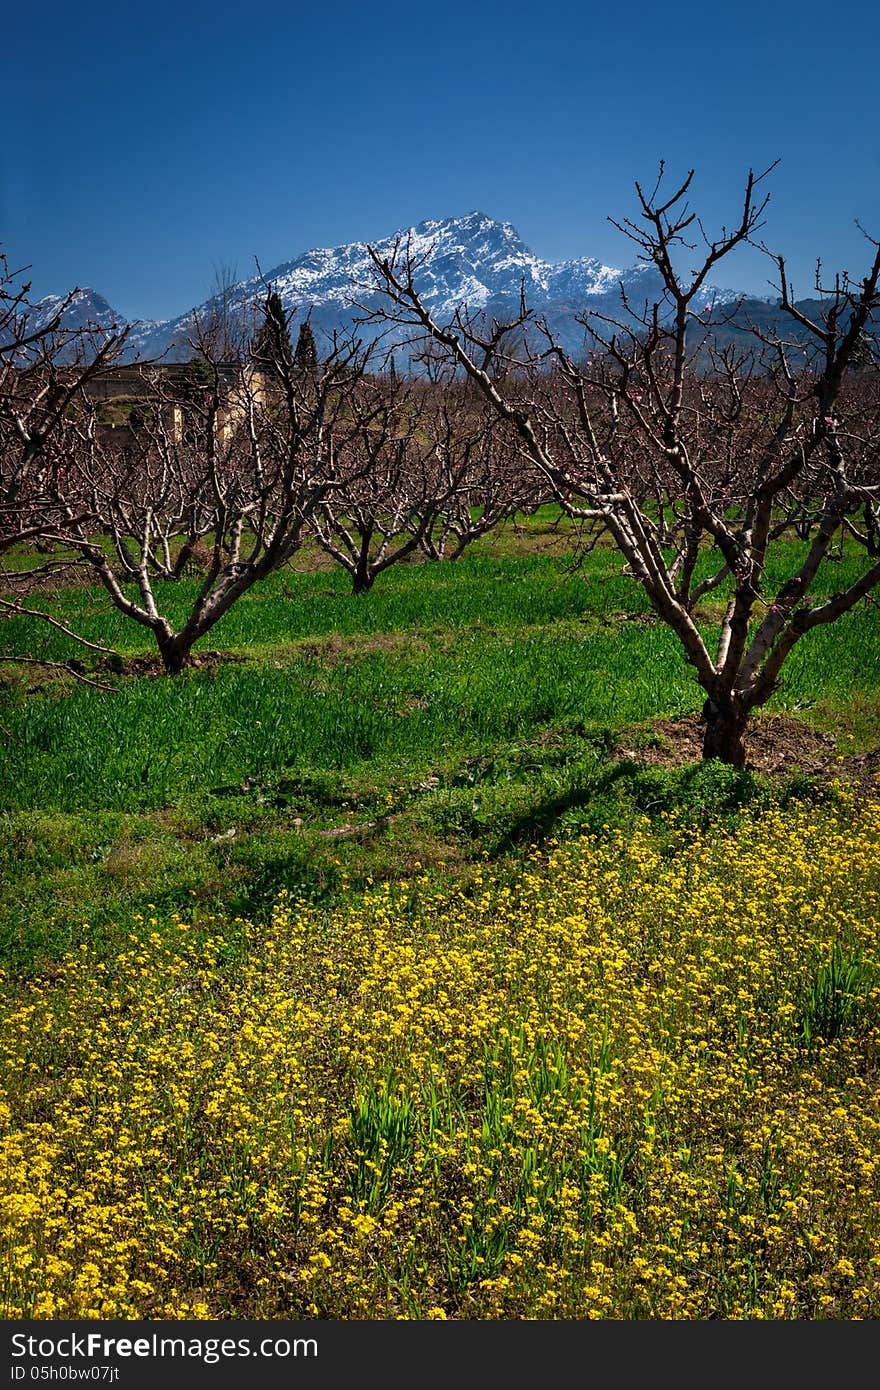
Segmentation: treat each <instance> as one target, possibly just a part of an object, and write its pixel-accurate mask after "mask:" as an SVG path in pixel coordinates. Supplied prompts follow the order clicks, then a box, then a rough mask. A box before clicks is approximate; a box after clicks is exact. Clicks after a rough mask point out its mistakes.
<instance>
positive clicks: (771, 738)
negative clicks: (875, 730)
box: [614, 714, 880, 777]
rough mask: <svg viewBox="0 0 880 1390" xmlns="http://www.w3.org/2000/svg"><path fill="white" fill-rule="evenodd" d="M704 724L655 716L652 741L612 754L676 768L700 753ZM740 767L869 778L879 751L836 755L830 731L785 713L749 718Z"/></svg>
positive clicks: (879, 763)
mask: <svg viewBox="0 0 880 1390" xmlns="http://www.w3.org/2000/svg"><path fill="white" fill-rule="evenodd" d="M704 728H705V726H704V725H703V723H702V721H701V720H700V717H699V715H686V716H685V717H684V718H682V719H657V720H654V721H653V723H652V725H651V729H652V731H653V735H654V737H655V739H656V742H653V741H652V742H651V743H650V745H648V746H645V745H644V744H641V746H638V747H633V746H632V745H628V744H626V743H622V744H620V745H618V747H616V748H615V750H614V752H615V755H616V756H617V757H618V758H630V759H631V760H632V761H633V762H635V763H640V764H643V765H644V766H650V767H679V766H681V765H683V764H687V763H696V762H699V761H700V760H701V758H702V756H703V733H704ZM746 766H747V767H749V768H752V769H753V770H754V771H755V772H776V773H790V772H814V773H825V774H827V775H828V776H837V775H844V776H853V775H855V776H861V777H871V776H874V775H875V774H876V773H878V772H880V749H878V750H875V751H874V752H871V753H858V754H850V755H849V756H846V757H843V758H841V757H840V756H839V755H838V753H837V751H836V743H835V740H834V738H833V736H832V735H831V734H823V733H820V732H819V731H818V730H817V729H811V728H810V727H809V725H807V724H802V723H801V722H800V720H798V719H792V718H790V717H789V716H788V715H785V714H777V715H770V716H767V717H765V718H763V719H757V720H755V722H754V724H753V725H752V727H751V729H750V730H749V733H748V736H747V738H746Z"/></svg>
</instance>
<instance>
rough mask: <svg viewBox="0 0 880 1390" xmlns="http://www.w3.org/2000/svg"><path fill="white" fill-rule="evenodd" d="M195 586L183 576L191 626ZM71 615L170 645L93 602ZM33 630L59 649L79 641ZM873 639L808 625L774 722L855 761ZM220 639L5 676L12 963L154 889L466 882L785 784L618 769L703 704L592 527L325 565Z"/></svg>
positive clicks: (261, 596)
mask: <svg viewBox="0 0 880 1390" xmlns="http://www.w3.org/2000/svg"><path fill="white" fill-rule="evenodd" d="M799 553H800V547H799V546H797V545H794V544H792V545H791V546H788V547H784V548H783V550H782V555H781V559H780V561H779V563H780V564H781V565H783V566H786V567H789V568H790V566H791V565H793V564H794V563H795V562H796V560H797V556H798V554H799ZM852 563H853V561H851V559H850V558H847V559H846V560H845V561H843V562H841V565H839V566H837V567H834V576H833V577H834V579H835V585H833V586H832V587H834V586H836V583H837V582H839V581H838V576H839V579H840V581H842V580H843V579H845V577H846V575H845V574H844V573H843V571H844V570H845V569H846V568H847V566H851V564H852ZM313 566H317V567H313ZM195 583H196V581H195V580H188V581H185V582H184V583H182V584H180V585H178V586H169V588H168V593H167V597H168V599H169V606H170V607H171V609H172V611H173V612H174V613H175V614H176V615H177V616H180V614H182V612H183V609H184V606H185V603H186V601H187V598H188V597H191V594H192V592H193V591H194V588H195ZM164 597H165V595H163V598H164ZM715 597H716V596H713V600H714V598H715ZM52 611H53V612H54V613H56V615H57V616H58V617H60V618H62V619H64V620H66V621H68V622H70V623H71V624H72V625H73V626H74V627H76V628H77V629H78V630H81V631H83V632H84V634H85V635H86V636H88V637H90V638H92V639H94V640H98V639H101V640H105V641H106V640H110V641H112V642H113V643H115V644H116V645H117V646H118V647H119V649H120V650H122V651H124V652H126V653H127V654H129V655H131V654H137V653H144V652H150V650H151V648H150V641H151V639H150V637H149V634H148V633H145V632H143V630H141V629H139V628H138V627H137V626H136V625H134V624H127V623H121V622H120V620H119V619H118V618H116V617H111V618H110V619H109V620H108V614H107V605H106V601H105V599H104V597H103V595H102V593H101V592H100V591H98V590H96V589H94V588H90V587H87V586H79V587H73V588H70V589H67V590H64V591H62V592H61V593H60V595H59V596H58V601H57V603H56V604H55V606H54V607H53V610H52ZM705 622H706V625H707V629H708V628H710V627H711V622H712V616H711V611H710V612H708V613H707V616H706V618H705ZM36 633H37V635H38V640H39V642H40V643H41V650H42V652H43V654H44V655H46V656H47V657H50V658H51V659H55V660H64V659H66V658H68V657H70V656H71V655H73V654H75V649H74V648H73V647H72V645H71V644H70V642H69V641H68V640H67V639H65V638H64V637H63V636H62V635H61V634H57V633H52V632H48V631H47V630H46V629H36ZM878 636H880V623H878V617H877V611H876V610H875V609H874V608H871V607H868V608H864V609H862V610H860V611H858V612H856V613H853V614H851V615H849V616H848V617H847V618H845V619H844V620H843V621H841V622H840V623H839V624H836V625H835V626H834V627H832V628H826V629H820V630H819V631H817V632H816V633H814V634H811V635H810V636H809V637H808V638H807V639H806V640H805V641H804V642H803V643H802V644H801V645H800V646H799V647H798V648H797V649H796V650H795V652H794V654H793V656H792V658H791V661H790V663H789V666H788V668H787V671H786V681H785V685H784V687H783V689H782V690H781V691H780V692H779V693H778V694H777V696H776V697H775V698H774V701H773V704H772V706H771V708H772V709H776V710H787V711H789V712H793V713H795V714H799V715H800V716H802V717H805V718H809V719H812V720H813V721H814V722H815V723H816V724H817V725H818V726H819V727H821V728H824V729H831V730H833V731H835V732H836V731H837V730H838V729H839V730H840V731H841V740H842V742H841V747H842V749H844V750H845V751H853V750H859V751H862V750H871V749H873V748H875V747H876V746H877V744H878V741H880V740H878V721H877V713H878V698H880V662H878V655H877V653H878V651H880V644H878ZM34 640H35V629H34V626H33V624H32V623H30V622H29V621H28V620H25V619H18V620H8V621H7V622H6V623H5V624H4V641H5V642H6V644H7V649H8V650H13V651H15V650H18V651H21V652H25V651H29V650H32V649H33V644H34ZM202 646H203V647H208V648H211V649H214V650H219V651H222V652H226V653H228V654H229V656H230V657H235V658H236V659H235V660H229V661H227V662H219V663H217V664H215V665H212V666H211V667H209V668H199V669H195V670H193V671H190V672H188V673H186V674H184V675H183V676H181V677H179V678H176V679H174V680H171V679H167V678H163V677H157V676H153V675H139V676H125V675H122V676H119V675H114V674H109V675H104V676H102V679H105V680H106V681H107V682H108V683H109V684H110V686H111V687H112V688H111V689H109V690H96V689H94V688H91V687H87V686H83V685H81V684H76V683H72V682H70V681H64V680H61V681H58V680H55V681H52V680H50V681H44V682H43V683H42V684H39V683H35V679H34V676H33V673H32V672H30V673H28V672H27V671H26V668H24V669H25V672H26V673H25V675H23V676H16V675H15V674H13V675H12V676H10V677H9V678H8V680H7V683H6V685H5V686H4V687H2V688H0V873H2V884H0V955H2V957H3V958H5V959H6V960H7V961H9V962H10V963H11V964H13V965H15V967H16V968H29V966H30V965H31V964H32V963H33V962H34V961H35V960H36V961H40V960H42V959H44V958H46V957H53V956H55V955H57V954H58V953H59V952H61V951H63V950H65V949H67V948H68V946H69V945H70V944H71V942H72V941H75V940H76V937H77V932H78V931H79V930H80V924H81V923H82V922H83V921H87V922H89V924H90V928H91V929H92V930H93V931H98V932H106V933H107V934H108V941H109V940H110V938H111V937H112V933H113V931H114V929H115V926H114V924H115V923H116V921H117V919H118V918H119V917H120V914H122V913H124V912H125V911H134V910H139V909H140V908H142V907H144V906H145V905H146V904H147V903H148V902H153V903H156V904H159V905H161V906H162V907H163V908H168V909H169V910H173V909H174V908H176V907H185V908H200V907H202V906H209V907H211V908H212V909H213V908H228V907H231V908H233V909H234V910H236V911H243V912H248V913H252V914H253V913H260V912H262V911H263V910H265V909H267V908H268V906H269V905H270V904H271V901H272V899H273V897H274V895H275V893H276V892H277V890H278V888H280V887H285V888H287V889H288V890H289V891H291V892H292V893H294V894H296V895H300V896H306V897H309V898H311V899H312V900H315V901H323V900H324V899H325V898H327V897H332V896H333V895H336V894H339V893H343V892H344V891H346V887H345V886H346V885H347V884H348V885H352V886H354V887H357V886H358V885H360V884H363V883H364V882H366V880H367V879H368V878H370V877H371V876H372V877H380V878H381V877H390V876H393V875H394V874H395V873H396V872H398V871H405V870H406V868H407V865H408V864H411V863H412V862H415V861H418V862H420V863H422V864H429V865H433V866H434V867H435V869H436V871H437V872H442V873H446V874H449V875H453V876H456V875H457V876H459V877H461V876H462V875H464V876H465V877H466V876H467V873H468V872H470V870H469V867H468V866H469V865H472V864H475V863H478V862H479V860H480V858H481V856H482V855H483V854H490V855H492V856H494V857H498V856H501V857H502V858H503V857H504V856H514V857H515V856H516V855H517V854H518V853H520V852H521V847H522V846H524V845H526V844H528V842H529V840H530V839H540V838H542V837H544V836H548V835H552V834H553V833H554V832H555V831H556V830H557V829H558V828H559V827H560V826H561V825H580V824H586V825H589V826H590V827H591V828H593V829H600V830H601V828H602V825H603V824H605V823H615V824H618V823H621V821H625V820H626V818H627V817H628V816H629V815H631V814H632V812H633V809H634V808H638V809H642V810H647V811H648V812H649V813H654V811H657V812H658V813H659V810H660V809H662V808H663V807H668V806H671V805H672V804H678V803H681V802H682V801H683V802H684V803H685V804H687V803H689V802H692V804H693V805H694V807H695V808H697V809H698V810H699V809H700V808H705V807H709V806H711V807H713V808H715V809H716V810H719V809H720V810H724V809H725V808H727V807H735V805H737V804H739V802H741V801H743V800H748V799H750V798H753V797H754V796H756V795H759V794H760V795H764V790H763V789H762V788H763V784H762V783H761V779H756V778H753V777H750V775H745V780H743V777H742V775H735V776H734V778H733V781H730V779H729V776H728V774H727V772H724V774H723V776H722V780H721V782H718V781H717V779H716V781H715V782H713V780H712V777H713V774H711V772H710V771H709V770H706V769H702V770H699V772H698V774H696V775H695V774H694V773H693V772H689V771H687V770H684V771H679V772H662V771H659V770H652V771H645V770H639V769H635V768H633V767H628V766H626V765H623V766H622V765H621V764H619V763H617V762H615V761H613V760H612V759H611V758H610V757H609V750H610V749H611V748H612V746H613V745H614V744H615V742H616V741H618V739H620V737H621V736H622V734H623V732H624V731H625V730H630V731H631V730H632V726H641V734H639V733H638V732H637V733H636V734H635V735H633V734H632V733H630V735H629V738H630V740H631V742H636V743H637V742H638V741H639V738H640V737H641V739H642V741H644V740H645V739H646V738H647V739H648V741H650V733H649V730H650V721H651V720H652V719H653V718H656V717H658V716H663V717H666V718H670V717H673V718H674V717H676V716H679V715H683V714H688V713H693V712H695V711H697V710H698V709H699V708H700V705H701V703H702V696H701V693H700V691H699V689H698V687H697V685H696V682H695V680H694V679H693V677H692V676H691V673H690V671H689V669H688V667H687V666H686V665H685V663H684V661H683V659H682V658H681V656H680V654H679V649H678V647H677V644H676V641H675V639H674V638H673V636H672V635H671V634H670V633H669V632H668V631H667V630H666V629H665V628H664V627H663V626H662V625H660V624H658V623H656V622H655V621H654V620H653V619H652V618H651V616H650V615H649V614H648V613H647V605H646V602H645V600H644V597H643V595H642V593H641V591H640V589H639V588H638V587H637V586H636V585H635V584H634V583H633V582H632V581H631V580H630V579H628V578H627V577H626V576H625V575H624V574H623V573H622V567H621V562H620V560H619V558H618V557H617V555H616V554H615V553H614V552H613V551H612V550H610V549H609V548H607V547H599V548H597V549H596V550H595V551H594V552H592V554H591V555H590V556H589V557H588V559H587V561H586V563H585V564H584V566H583V567H582V568H580V569H575V568H574V567H573V563H572V555H571V533H570V528H568V529H566V527H565V526H561V527H559V528H558V529H557V528H555V527H553V526H552V525H551V524H549V521H548V518H547V517H546V516H543V517H541V516H539V517H536V518H532V519H530V520H529V522H528V524H526V525H525V526H523V527H522V528H521V529H519V530H515V529H514V528H506V529H505V530H503V531H500V532H498V533H497V534H496V535H494V536H491V537H489V538H487V539H486V540H484V541H483V542H481V543H480V544H479V546H476V547H474V549H473V550H472V551H471V552H469V553H468V554H467V555H466V556H465V557H463V558H462V559H461V560H459V561H457V562H456V563H454V564H452V563H443V564H427V563H420V564H413V565H407V566H403V567H399V568H395V569H393V570H391V571H389V572H388V573H387V574H386V575H383V576H382V577H381V579H380V580H379V582H378V583H377V585H376V587H375V588H374V589H373V590H372V591H371V592H370V593H369V594H367V595H364V596H362V597H360V598H355V597H354V596H353V595H352V594H351V592H350V588H349V585H348V582H347V578H346V576H345V575H343V574H342V573H341V572H339V571H337V570H335V569H327V568H326V567H325V566H324V562H323V560H322V559H321V558H320V557H316V556H314V555H313V554H309V553H304V554H303V556H302V557H300V570H299V571H296V570H288V571H285V572H283V573H282V574H280V575H276V576H274V577H273V578H272V579H271V580H270V581H269V582H267V583H266V584H265V585H264V586H262V587H259V588H256V589H254V590H252V591H251V593H249V594H248V595H246V596H245V597H244V599H242V601H241V602H240V603H239V604H237V605H236V606H235V608H234V609H233V610H232V611H231V612H230V613H229V614H228V615H227V616H226V617H225V618H224V620H223V621H222V622H221V623H219V624H218V625H217V627H216V628H215V629H214V630H213V631H212V632H211V634H210V635H209V637H208V638H207V639H206V640H205V642H203V644H202ZM79 654H80V655H81V653H79ZM628 746H630V745H628ZM737 776H739V780H737ZM725 778H726V779H727V780H724V779H725Z"/></svg>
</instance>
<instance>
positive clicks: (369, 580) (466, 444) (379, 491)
mask: <svg viewBox="0 0 880 1390" xmlns="http://www.w3.org/2000/svg"><path fill="white" fill-rule="evenodd" d="M367 388H368V389H367ZM352 416H353V423H355V424H356V428H355V429H352V431H351V432H350V434H349V436H348V440H347V446H346V447H347V448H348V449H349V450H350V451H351V454H352V458H351V464H350V466H349V468H348V470H347V472H348V476H349V478H350V480H351V481H350V483H349V485H348V486H344V487H342V488H340V489H338V490H337V491H335V492H334V493H333V494H332V496H328V497H327V498H326V499H325V500H324V501H323V502H322V503H321V505H320V506H319V507H318V508H316V510H315V513H314V516H313V518H312V529H313V531H314V533H315V535H316V538H317V540H318V543H319V544H320V545H321V547H322V548H323V549H324V550H325V551H326V552H327V554H329V555H331V556H332V557H333V558H334V559H335V560H336V561H337V563H338V564H340V565H342V566H343V567H344V568H345V569H346V570H348V572H349V574H350V575H351V577H352V585H353V589H354V592H355V593H356V594H362V593H366V592H367V591H368V590H369V589H370V588H372V585H373V583H374V581H375V579H376V578H377V576H378V575H379V574H381V573H383V572H384V571H385V570H387V569H389V568H390V567H391V566H392V565H394V564H398V563H400V562H402V561H405V560H408V559H410V558H411V557H412V556H413V555H415V554H417V553H419V552H420V551H421V552H423V553H424V555H426V556H427V557H428V558H430V559H434V560H438V559H443V558H455V557H456V556H457V555H459V554H461V552H462V551H463V549H464V548H465V546H466V545H467V544H469V542H470V541H471V540H474V539H476V537H477V536H479V535H484V534H485V533H486V532H487V531H488V530H490V529H491V527H492V526H494V525H497V523H498V521H499V520H500V519H501V517H502V516H504V515H507V514H508V513H509V511H510V510H511V509H512V508H515V505H516V504H515V502H514V501H513V500H512V499H513V493H512V491H511V489H510V487H509V486H505V484H504V483H503V482H502V479H504V478H505V477H506V475H505V473H504V470H503V468H502V467H501V464H500V460H499V459H498V448H497V446H496V444H495V443H494V440H493V436H498V435H499V433H500V431H499V429H498V428H497V426H495V425H494V424H493V422H491V421H487V420H486V419H485V418H481V416H480V415H479V413H475V412H474V411H473V410H472V409H471V408H470V406H469V403H468V401H467V400H466V399H464V397H463V394H462V393H461V392H460V391H459V392H454V391H448V390H445V389H443V388H442V387H439V386H437V385H435V384H432V383H429V382H426V381H424V380H416V381H413V380H408V381H407V380H403V379H401V378H400V377H398V376H397V375H396V374H390V375H384V376H380V377H377V378H372V379H371V380H370V381H369V382H365V383H364V386H363V387H362V389H361V390H360V391H359V392H358V393H357V394H356V396H354V397H353V398H352ZM493 463H494V464H495V465H496V466H492V465H493ZM520 471H521V470H520Z"/></svg>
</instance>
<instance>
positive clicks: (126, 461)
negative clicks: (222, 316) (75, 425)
mask: <svg viewBox="0 0 880 1390" xmlns="http://www.w3.org/2000/svg"><path fill="white" fill-rule="evenodd" d="M196 346H197V348H198V349H199V355H200V360H201V363H202V364H206V365H207V371H205V370H202V371H200V372H199V373H197V375H196V377H195V378H194V379H193V380H192V381H189V380H187V379H186V375H185V374H184V378H183V381H181V378H180V375H179V374H177V373H169V372H168V371H163V369H161V368H152V369H151V368H144V369H143V371H144V374H145V376H146V377H147V379H148V391H147V393H146V394H147V396H148V399H147V400H146V401H145V403H144V406H143V407H142V409H141V410H140V415H141V421H140V425H139V427H138V429H137V430H130V431H128V432H127V433H126V435H125V437H124V440H123V442H120V441H119V440H118V439H117V438H115V437H112V438H108V436H107V433H106V432H102V431H101V430H100V429H99V428H98V427H97V425H96V421H95V417H94V413H92V414H91V415H89V416H88V417H87V418H86V419H84V421H83V423H82V426H81V430H80V440H79V447H78V449H77V452H76V455H75V460H74V473H75V483H74V490H75V492H76V493H77V495H82V496H86V497H87V498H88V502H89V508H88V511H89V518H92V517H93V518H96V521H94V522H93V521H92V520H91V519H89V518H86V519H84V518H81V517H78V516H77V515H76V513H75V508H73V507H69V508H68V509H67V516H66V524H65V527H64V542H65V545H66V547H67V548H68V549H69V550H70V551H72V552H73V553H75V554H76V555H78V556H80V557H82V559H84V560H85V561H86V562H87V563H88V565H89V567H90V569H91V571H92V573H93V574H94V576H95V577H96V578H97V579H98V580H99V581H100V583H101V584H102V585H103V586H104V589H105V590H106V592H107V593H108V595H109V596H110V599H111V601H112V603H113V604H114V606H115V607H116V608H117V609H118V610H119V612H120V613H122V614H123V615H124V616H125V617H127V618H129V619H131V620H132V621H133V622H136V623H138V624H140V625H141V626H142V627H145V628H147V629H148V630H149V631H150V632H151V633H152V634H153V637H154V638H155V641H156V644H157V646H158V649H159V653H160V655H161V658H162V662H163V665H164V668H165V670H166V672H168V673H169V674H176V673H178V672H179V671H181V670H183V669H184V668H185V667H186V665H187V664H188V663H189V661H190V657H191V652H192V648H193V646H194V644H195V643H196V642H197V641H198V640H199V639H200V638H202V637H203V636H204V635H205V634H206V633H207V632H208V631H210V629H211V628H212V627H213V626H214V625H215V623H217V622H218V621H219V620H220V618H222V617H223V615H224V614H225V613H227V612H228V611H229V609H230V608H231V606H232V605H233V604H234V603H235V602H236V601H237V600H238V599H239V598H240V597H241V596H242V595H243V594H244V593H246V592H247V591H248V590H249V589H250V588H251V587H252V586H253V585H254V584H256V583H258V582H259V581H260V580H262V579H264V578H265V577H266V576H267V575H269V574H271V573H272V572H273V571H275V570H276V569H278V568H279V567H280V566H281V565H283V564H285V563H286V562H287V561H288V560H289V559H290V558H291V556H292V555H293V554H294V553H295V552H296V551H297V550H298V549H299V547H300V545H301V544H302V541H303V538H304V534H305V531H306V527H307V524H308V521H309V519H310V517H311V516H312V514H313V513H314V511H315V509H316V508H317V507H318V506H319V505H320V504H321V502H322V501H323V499H325V498H326V497H327V496H328V494H330V493H331V492H332V491H333V490H334V489H335V488H337V487H339V486H340V485H341V483H342V482H343V480H344V479H345V469H346V467H347V463H346V459H347V455H346V451H345V449H344V447H342V441H343V440H344V438H345V436H346V434H347V432H348V431H349V430H350V428H351V425H350V419H351V412H350V401H351V397H352V392H353V391H354V390H355V388H356V386H357V383H358V382H359V380H360V377H361V374H362V370H363V364H364V355H363V353H362V352H361V349H360V345H359V344H358V343H357V342H356V341H354V340H351V339H348V340H346V341H344V342H343V341H341V340H340V341H338V342H335V343H334V344H333V345H332V347H331V351H330V352H329V354H328V356H327V358H326V359H325V360H324V362H323V363H322V364H321V365H320V367H319V369H318V371H317V372H316V373H315V374H313V375H311V376H309V377H305V376H304V375H303V374H302V373H298V372H295V371H294V370H293V368H292V366H291V365H290V363H289V361H285V360H284V354H283V353H282V352H280V351H279V352H278V354H277V356H278V362H279V370H278V373H277V375H276V376H275V377H274V378H273V382H272V385H271V388H269V387H267V384H266V381H265V379H264V378H263V377H262V376H261V375H260V374H259V373H257V372H255V371H254V370H252V369H251V368H249V367H246V366H245V367H241V368H238V367H235V366H234V365H231V364H229V363H228V362H226V361H225V360H218V358H217V357H216V355H215V353H214V345H213V343H212V342H211V341H204V340H202V341H199V342H197V344H196ZM197 556H200V557H201V574H200V581H201V582H200V583H199V586H198V590H197V592H196V595H195V598H194V599H193V600H192V601H191V603H190V605H189V611H188V612H187V614H186V616H185V618H184V620H183V621H182V622H178V623H176V624H175V622H174V621H173V620H172V618H171V616H170V613H169V611H168V604H167V598H168V592H169V591H168V585H167V581H169V580H175V579H179V578H181V576H183V575H184V574H185V573H186V572H187V571H188V569H189V568H190V567H191V565H192V562H193V560H194V559H195V558H196V557H197ZM132 590H133V592H132Z"/></svg>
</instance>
